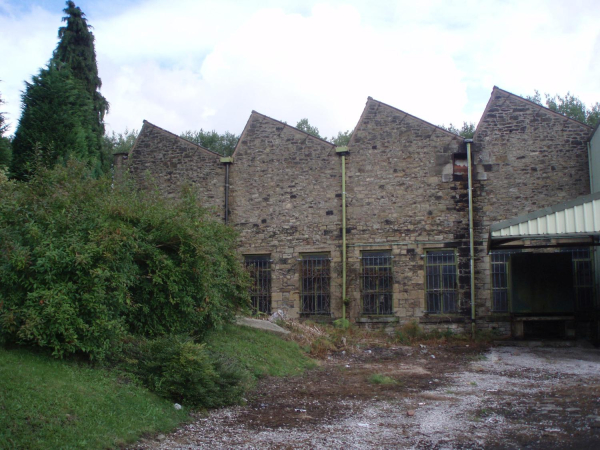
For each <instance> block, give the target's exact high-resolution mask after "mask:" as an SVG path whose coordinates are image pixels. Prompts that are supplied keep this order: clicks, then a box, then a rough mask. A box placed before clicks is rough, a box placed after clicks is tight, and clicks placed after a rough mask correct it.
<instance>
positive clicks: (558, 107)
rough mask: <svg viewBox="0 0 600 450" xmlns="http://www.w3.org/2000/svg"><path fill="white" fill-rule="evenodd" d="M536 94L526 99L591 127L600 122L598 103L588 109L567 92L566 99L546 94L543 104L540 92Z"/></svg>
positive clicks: (599, 106) (536, 91)
mask: <svg viewBox="0 0 600 450" xmlns="http://www.w3.org/2000/svg"><path fill="white" fill-rule="evenodd" d="M534 92H535V94H534V95H527V96H525V98H526V99H527V100H530V101H532V102H534V103H537V104H538V105H541V106H546V107H547V108H549V109H551V110H552V111H556V112H558V113H560V114H563V115H565V116H567V117H570V118H571V119H575V120H578V121H579V122H583V123H585V124H587V125H589V126H591V127H595V126H596V125H597V124H598V122H600V103H598V102H596V103H595V104H593V105H591V107H589V108H588V107H587V106H586V104H585V103H583V102H582V101H581V100H579V98H577V97H576V96H574V95H573V94H571V93H570V92H567V94H566V95H565V96H564V97H562V96H560V95H558V94H556V95H550V94H544V97H545V99H544V101H543V102H542V95H541V94H540V92H539V91H538V90H537V89H536V90H535V91H534Z"/></svg>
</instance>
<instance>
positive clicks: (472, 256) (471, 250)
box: [465, 139, 475, 337]
mask: <svg viewBox="0 0 600 450" xmlns="http://www.w3.org/2000/svg"><path fill="white" fill-rule="evenodd" d="M472 142H473V139H465V143H466V144H467V178H468V186H469V255H470V269H471V270H470V272H471V334H472V336H473V337H475V245H474V242H473V171H472V167H471V143H472Z"/></svg>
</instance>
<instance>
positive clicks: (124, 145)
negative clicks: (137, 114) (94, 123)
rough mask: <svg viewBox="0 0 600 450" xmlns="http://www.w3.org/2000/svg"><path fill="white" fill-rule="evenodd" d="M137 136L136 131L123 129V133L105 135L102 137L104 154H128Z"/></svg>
mask: <svg viewBox="0 0 600 450" xmlns="http://www.w3.org/2000/svg"><path fill="white" fill-rule="evenodd" d="M138 134H139V131H138V130H131V131H130V130H129V129H127V128H125V132H124V133H115V132H114V131H113V132H112V134H105V135H104V144H103V145H104V149H105V150H104V152H105V153H106V154H109V155H114V154H115V153H129V152H130V151H131V149H132V148H133V145H134V144H135V140H136V139H137V137H138Z"/></svg>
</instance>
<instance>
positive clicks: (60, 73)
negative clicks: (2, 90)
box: [12, 65, 102, 179]
mask: <svg viewBox="0 0 600 450" xmlns="http://www.w3.org/2000/svg"><path fill="white" fill-rule="evenodd" d="M22 102H23V107H22V114H21V119H20V120H19V126H18V127H17V130H16V133H15V138H14V140H13V162H12V173H13V175H14V176H16V177H17V178H19V179H24V178H26V177H28V176H30V175H31V174H32V173H33V172H34V171H35V169H36V168H37V167H39V166H40V165H42V166H46V167H51V166H53V165H54V164H57V163H58V164H64V163H65V162H66V161H67V160H69V159H71V158H76V159H79V160H81V161H84V162H86V163H88V164H90V165H91V166H92V167H93V170H94V173H95V174H99V173H101V171H102V162H101V157H100V145H101V140H100V136H99V135H98V134H97V133H96V132H95V130H94V121H95V120H94V110H93V106H92V98H91V97H90V96H89V94H88V93H87V92H86V91H85V90H84V89H82V86H81V82H80V81H79V80H77V79H76V78H75V77H73V76H72V74H71V71H70V69H69V68H67V67H63V68H62V69H59V68H58V67H56V66H55V65H50V66H48V67H47V68H46V69H43V70H41V71H40V73H39V75H36V76H34V77H33V79H32V82H31V83H26V88H25V91H24V92H23V95H22Z"/></svg>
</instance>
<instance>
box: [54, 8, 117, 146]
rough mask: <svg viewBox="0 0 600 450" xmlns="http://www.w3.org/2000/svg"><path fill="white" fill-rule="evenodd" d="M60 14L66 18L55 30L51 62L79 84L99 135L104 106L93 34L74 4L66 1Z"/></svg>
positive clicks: (101, 132) (106, 109)
mask: <svg viewBox="0 0 600 450" xmlns="http://www.w3.org/2000/svg"><path fill="white" fill-rule="evenodd" d="M63 11H64V12H65V14H67V15H66V16H65V17H63V19H62V20H63V22H66V26H64V27H60V28H59V29H58V38H59V42H58V45H57V46H56V49H55V50H54V53H53V55H52V60H51V61H52V62H53V63H55V64H56V65H57V66H59V67H60V66H61V65H65V66H67V67H69V68H70V69H71V72H72V74H73V76H74V77H75V78H76V79H78V80H80V81H81V82H82V83H83V87H84V88H85V90H86V91H87V92H88V93H89V94H90V96H91V97H92V100H93V105H94V113H95V114H96V119H97V120H96V123H95V125H97V128H96V130H95V131H96V132H98V133H100V134H101V135H103V134H104V116H105V115H106V113H107V112H108V102H107V101H106V99H105V98H104V97H103V96H102V94H101V93H100V88H101V87H102V81H101V80H100V77H99V75H98V65H97V63H96V50H95V48H94V34H93V33H92V32H91V31H90V28H91V25H89V24H88V23H87V19H86V18H85V14H84V13H83V11H81V9H80V8H79V7H77V6H75V3H73V2H72V1H67V7H66V8H65V9H63Z"/></svg>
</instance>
